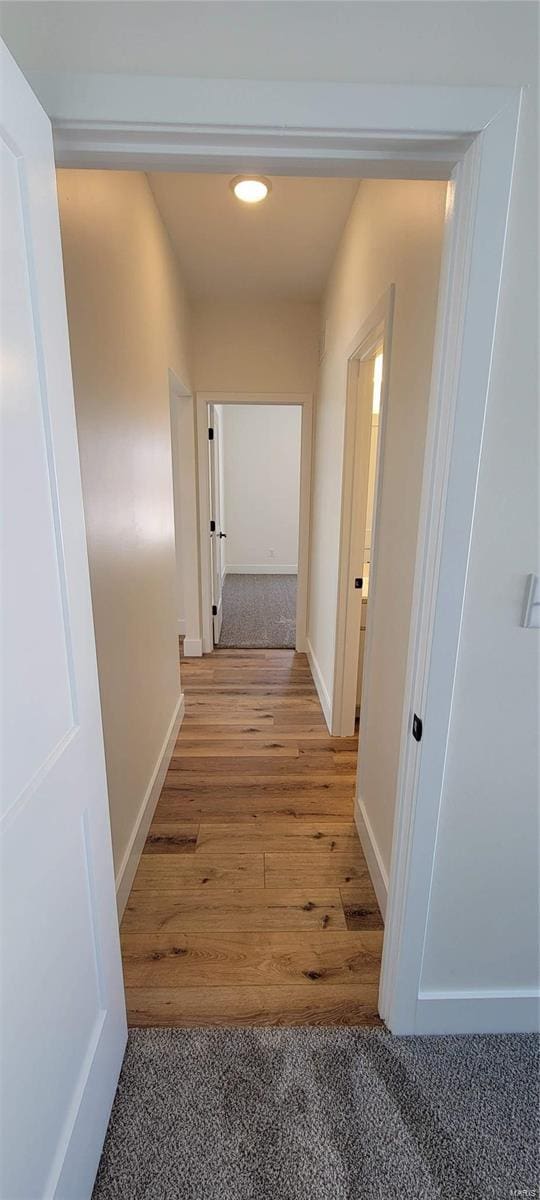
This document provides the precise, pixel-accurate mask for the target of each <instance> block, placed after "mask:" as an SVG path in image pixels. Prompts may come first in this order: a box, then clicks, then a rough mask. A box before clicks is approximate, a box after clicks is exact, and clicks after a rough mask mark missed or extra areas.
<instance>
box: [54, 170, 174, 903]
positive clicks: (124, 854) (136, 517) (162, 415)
mask: <svg viewBox="0 0 540 1200" xmlns="http://www.w3.org/2000/svg"><path fill="white" fill-rule="evenodd" d="M58 191H59V201H60V218H61V230H62V245H63V255H64V270H65V277H66V290H67V302H68V319H69V331H70V342H71V355H72V363H73V375H74V386H75V404H76V413H77V428H78V436H79V449H80V458H81V471H82V482H83V496H84V508H85V517H86V529H87V539H88V550H89V560H90V578H91V586H92V602H93V611H94V624H95V631H96V643H97V657H98V670H99V683H100V692H101V705H102V713H103V726H104V735H105V753H106V760H107V778H108V786H109V804H110V811H111V826H112V838H113V850H114V862H115V871H116V876H117V887H118V884H119V882H121V881H122V878H123V877H124V876H126V874H129V868H130V862H131V858H132V853H131V852H132V846H133V839H134V837H135V835H136V832H137V825H138V821H139V818H140V817H141V813H143V812H144V805H145V802H146V801H147V799H148V796H149V792H150V789H151V785H152V781H153V778H154V775H155V772H156V771H158V772H159V767H160V763H161V760H162V757H163V754H164V750H165V749H166V745H167V738H168V734H169V731H170V729H171V726H172V725H174V720H175V714H176V713H177V710H178V706H179V701H180V681H179V672H178V643H177V628H176V626H177V615H176V607H175V605H176V601H175V546H174V520H173V498H172V472H171V432H170V415H169V380H168V369H169V367H171V368H172V369H173V370H175V371H176V372H177V373H178V374H179V375H181V377H182V378H183V379H187V378H188V375H189V353H188V338H189V312H188V306H187V302H186V296H185V292H184V289H183V286H182V281H181V278H180V276H179V271H178V266H177V261H176V258H175V256H174V254H173V251H172V248H171V245H170V242H169V239H168V236H167V234H166V232H165V229H164V227H163V224H162V222H161V218H160V216H159V214H158V211H157V208H156V205H155V202H154V199H153V196H152V193H151V191H150V188H149V186H148V183H147V180H146V177H145V176H144V175H143V174H139V173H137V172H127V171H126V172H116V171H72V170H61V171H59V172H58Z"/></svg>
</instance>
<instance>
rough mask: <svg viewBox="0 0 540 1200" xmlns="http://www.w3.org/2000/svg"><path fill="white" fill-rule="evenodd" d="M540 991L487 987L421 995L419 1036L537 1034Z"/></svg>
mask: <svg viewBox="0 0 540 1200" xmlns="http://www.w3.org/2000/svg"><path fill="white" fill-rule="evenodd" d="M539 1007H540V992H538V991H537V990H534V989H532V988H531V989H528V988H501V989H500V990H497V991H490V990H487V989H484V988H478V989H472V990H467V991H445V992H427V991H426V992H420V994H419V996H418V1003H417V1010H416V1022H415V1029H416V1033H426V1034H429V1033H432V1034H437V1033H439V1034H440V1033H443V1034H444V1033H536V1032H537V1030H538V1014H539Z"/></svg>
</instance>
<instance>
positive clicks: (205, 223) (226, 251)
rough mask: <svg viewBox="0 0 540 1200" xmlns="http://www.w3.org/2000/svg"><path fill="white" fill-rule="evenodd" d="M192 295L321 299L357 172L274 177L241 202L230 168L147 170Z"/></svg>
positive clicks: (348, 207) (347, 212)
mask: <svg viewBox="0 0 540 1200" xmlns="http://www.w3.org/2000/svg"><path fill="white" fill-rule="evenodd" d="M148 178H149V181H150V186H151V188H152V191H153V193H154V196H155V198H156V202H157V205H158V208H159V210H160V212H161V215H162V217H163V221H164V223H165V226H166V228H167V230H168V232H169V236H170V238H171V241H172V243H173V246H174V248H175V250H176V253H177V256H178V259H179V262H180V266H181V269H182V274H183V278H184V282H185V284H186V288H187V291H188V293H189V295H190V296H193V297H195V298H197V297H200V298H203V297H204V298H209V297H216V298H217V297H227V296H230V297H236V298H241V297H249V296H254V295H256V296H257V297H258V298H259V299H260V298H262V297H267V298H274V299H277V298H280V299H283V298H288V299H295V300H318V299H319V298H320V296H321V294H322V291H323V288H324V285H325V282H326V279H327V276H328V272H329V269H330V267H331V264H332V260H333V258H334V255H335V252H336V249H337V246H338V242H339V239H340V236H341V232H342V230H343V227H344V225H345V222H346V220H347V217H348V215H349V210H350V207H351V204H352V201H353V198H354V195H355V192H356V189H357V187H358V180H357V179H303V178H290V177H284V176H275V177H273V178H272V191H271V192H270V195H269V196H268V197H267V199H266V200H264V201H262V203H261V204H254V205H248V204H242V203H241V202H240V201H238V200H237V199H236V197H235V196H234V195H233V193H232V192H231V189H230V187H229V182H230V178H231V177H230V175H187V174H186V175H182V174H172V173H163V172H160V173H152V174H150V175H149V176H148Z"/></svg>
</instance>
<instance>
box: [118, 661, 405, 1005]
mask: <svg viewBox="0 0 540 1200" xmlns="http://www.w3.org/2000/svg"><path fill="white" fill-rule="evenodd" d="M182 682H183V688H184V691H185V694H186V716H185V719H184V723H183V725H182V728H181V730H180V735H179V738H178V741H177V743H176V747H175V750H174V754H173V757H172V759H171V764H170V768H169V771H168V774H167V777H166V780H165V785H164V788H163V791H162V794H161V797H160V800H159V803H158V806H157V809H156V812H155V816H154V820H153V823H152V826H151V829H150V832H149V835H148V839H147V842H146V845H145V848H144V853H143V855H142V858H141V862H140V865H139V868H138V871H137V874H136V877H135V880H134V884H133V889H132V892H131V895H130V898H129V900H128V904H127V908H126V912H125V915H124V919H123V922H122V929H121V939H122V954H123V963H124V976H125V984H126V995H127V1005H128V1017H129V1022H130V1024H131V1025H177V1026H187V1025H234V1024H242V1025H265V1024H268V1025H302V1024H320V1025H322V1024H324V1025H328V1024H343V1025H374V1024H379V1023H380V1022H379V1018H378V1015H377V990H378V980H379V970H380V960H381V949H382V935H383V934H382V920H381V916H380V913H379V909H378V907H377V901H376V898H375V893H374V891H373V887H372V885H371V881H370V878H369V875H368V871H367V867H366V863H365V859H364V856H363V853H362V850H361V847H360V843H359V841H358V836H357V833H356V829H355V827H354V824H353V820H352V801H353V787H354V776H355V770H356V749H357V743H356V738H332V737H330V736H329V734H328V731H327V729H326V725H325V722H324V718H323V716H322V713H321V709H320V705H319V701H318V698H317V694H316V691H315V688H314V685H313V681H312V678H311V673H310V670H309V666H308V663H307V659H306V657H305V655H303V654H296V653H295V652H294V651H290V650H218V651H215V652H214V654H212V655H208V656H206V657H205V658H203V659H182Z"/></svg>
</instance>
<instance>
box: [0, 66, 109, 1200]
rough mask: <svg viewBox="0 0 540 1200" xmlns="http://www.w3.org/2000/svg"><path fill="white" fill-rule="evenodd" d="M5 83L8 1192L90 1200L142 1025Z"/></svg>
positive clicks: (30, 189)
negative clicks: (117, 886)
mask: <svg viewBox="0 0 540 1200" xmlns="http://www.w3.org/2000/svg"><path fill="white" fill-rule="evenodd" d="M0 70H1V76H2V89H1V91H2V95H1V101H0V104H1V137H0V143H1V154H2V163H1V209H0V222H1V239H0V240H1V274H0V280H1V283H0V288H1V308H0V336H1V355H2V401H1V411H2V427H1V488H2V495H1V503H0V511H1V568H2V593H1V602H2V612H1V630H2V632H1V637H2V644H1V655H2V685H3V704H2V716H1V737H2V790H1V808H0V852H1V885H0V886H1V892H0V897H1V937H2V941H1V983H2V1012H1V1018H2V1026H1V1050H2V1065H1V1085H0V1086H1V1095H0V1102H1V1114H2V1154H1V1167H0V1195H1V1196H2V1197H3V1198H5V1200H34V1197H35V1198H39V1200H43V1198H45V1197H63V1198H65V1200H79V1198H81V1200H82V1198H83V1197H88V1196H89V1195H90V1193H91V1190H92V1183H93V1179H94V1175H95V1171H96V1167H97V1164H98V1161H99V1155H100V1151H101V1147H102V1143H103V1138H104V1134H105V1130H106V1127H107V1121H108V1117H109V1112H110V1106H111V1102H112V1099H113V1096H114V1092H115V1088H116V1084H117V1079H118V1073H119V1069H120V1065H121V1061H122V1056H123V1052H124V1048H125V1042H126V1019H125V1007H124V994H123V985H122V971H121V963H120V951H119V939H118V925H117V916H116V904H115V890H114V876H113V865H112V854H111V841H110V828H109V813H108V805H107V786H106V779H105V764H104V756H103V735H102V729H101V714H100V706H99V693H98V681H97V673H96V656H95V646H94V632H93V624H92V610H91V603H90V589H89V579H88V563H87V554H86V540H85V530H84V517H83V508H82V497H81V483H80V474H79V458H78V449H77V437H76V428H75V415H74V407H73V389H72V381H71V368H70V359H69V346H68V334H67V323H66V310H65V298H64V282H63V274H62V258H61V248H60V233H59V224H58V210H57V202H56V182H55V173H54V160H53V149H52V139H51V128H50V124H49V121H48V119H47V117H46V116H45V113H44V112H43V110H42V109H41V108H40V105H39V104H38V102H37V100H36V98H35V96H34V95H33V93H32V92H31V90H30V88H29V86H28V84H27V83H26V81H25V79H24V78H23V76H22V75H21V73H20V71H19V70H18V68H17V66H16V65H15V63H14V61H13V59H12V58H11V56H10V55H9V53H8V51H7V50H6V48H5V46H4V45H3V43H0Z"/></svg>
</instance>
